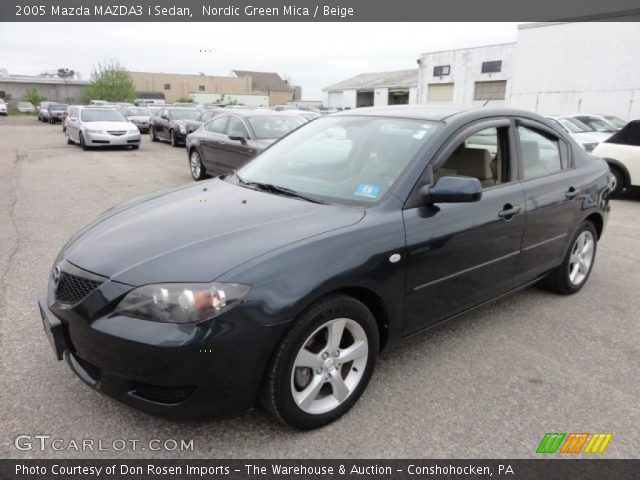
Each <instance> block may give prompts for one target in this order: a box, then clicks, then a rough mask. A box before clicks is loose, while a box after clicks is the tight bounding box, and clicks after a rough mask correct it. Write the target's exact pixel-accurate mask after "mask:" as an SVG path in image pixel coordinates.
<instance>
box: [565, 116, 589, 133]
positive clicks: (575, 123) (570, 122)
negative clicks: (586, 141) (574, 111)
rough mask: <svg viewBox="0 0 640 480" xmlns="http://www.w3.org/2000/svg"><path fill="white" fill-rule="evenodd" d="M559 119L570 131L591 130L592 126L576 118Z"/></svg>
mask: <svg viewBox="0 0 640 480" xmlns="http://www.w3.org/2000/svg"><path fill="white" fill-rule="evenodd" d="M560 121H561V122H562V124H563V125H564V126H566V127H567V128H568V129H569V130H570V131H571V132H572V133H581V132H593V128H591V127H590V126H589V125H585V124H584V123H582V122H581V121H580V120H578V119H577V118H571V117H568V118H562V119H560ZM572 128H573V129H576V130H575V131H574V130H572Z"/></svg>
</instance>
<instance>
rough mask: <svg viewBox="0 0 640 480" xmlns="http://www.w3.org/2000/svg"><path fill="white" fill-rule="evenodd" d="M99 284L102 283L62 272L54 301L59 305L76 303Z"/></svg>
mask: <svg viewBox="0 0 640 480" xmlns="http://www.w3.org/2000/svg"><path fill="white" fill-rule="evenodd" d="M101 284H102V282H98V281H96V280H89V279H88V278H82V277H78V276H77V275H72V274H70V273H67V272H62V273H60V281H59V282H58V287H57V288H56V291H55V296H56V300H57V301H58V302H61V303H77V302H79V301H80V300H82V299H83V298H84V297H86V296H87V295H89V294H90V293H91V292H93V291H94V290H95V289H96V288H98V287H99V286H100V285H101Z"/></svg>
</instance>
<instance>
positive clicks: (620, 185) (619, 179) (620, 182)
mask: <svg viewBox="0 0 640 480" xmlns="http://www.w3.org/2000/svg"><path fill="white" fill-rule="evenodd" d="M609 169H610V170H611V173H612V174H613V176H614V177H615V179H616V184H615V186H614V187H613V190H612V191H611V196H612V197H613V196H616V195H619V194H620V193H622V191H623V190H624V177H623V176H622V172H620V170H619V169H617V168H616V167H611V166H609Z"/></svg>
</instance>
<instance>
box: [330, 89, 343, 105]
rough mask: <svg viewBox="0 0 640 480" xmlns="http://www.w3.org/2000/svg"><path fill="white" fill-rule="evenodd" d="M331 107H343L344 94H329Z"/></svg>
mask: <svg viewBox="0 0 640 480" xmlns="http://www.w3.org/2000/svg"><path fill="white" fill-rule="evenodd" d="M328 100H329V105H327V106H329V107H342V106H343V105H342V92H329V99H328Z"/></svg>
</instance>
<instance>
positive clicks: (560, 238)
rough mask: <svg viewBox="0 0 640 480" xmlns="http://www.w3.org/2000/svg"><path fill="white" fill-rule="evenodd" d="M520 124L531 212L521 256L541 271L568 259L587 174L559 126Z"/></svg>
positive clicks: (525, 267) (529, 268)
mask: <svg viewBox="0 0 640 480" xmlns="http://www.w3.org/2000/svg"><path fill="white" fill-rule="evenodd" d="M517 124H518V125H517V139H518V149H519V158H520V168H521V172H522V174H521V175H522V186H523V188H524V192H525V197H526V200H525V209H526V216H527V224H526V227H525V232H524V238H523V241H522V255H521V257H520V261H521V269H522V271H526V272H528V274H529V275H530V276H532V277H535V276H536V275H539V274H541V273H544V272H545V271H547V270H549V269H551V268H553V267H555V266H556V265H558V264H560V263H561V262H562V259H563V257H564V255H565V251H566V248H567V246H568V242H569V241H570V237H571V236H572V235H573V229H574V228H575V227H576V221H577V216H578V215H579V212H580V204H581V197H582V195H583V192H582V186H583V185H582V175H581V174H580V173H579V172H578V171H576V170H575V169H574V168H573V161H572V158H571V156H570V151H571V150H570V146H569V144H568V143H566V142H565V141H564V140H563V139H562V138H561V137H560V136H559V135H557V134H556V132H554V131H553V130H552V129H550V128H548V127H547V126H546V125H542V124H540V123H538V122H535V121H532V120H524V119H521V120H518V121H517Z"/></svg>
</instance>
